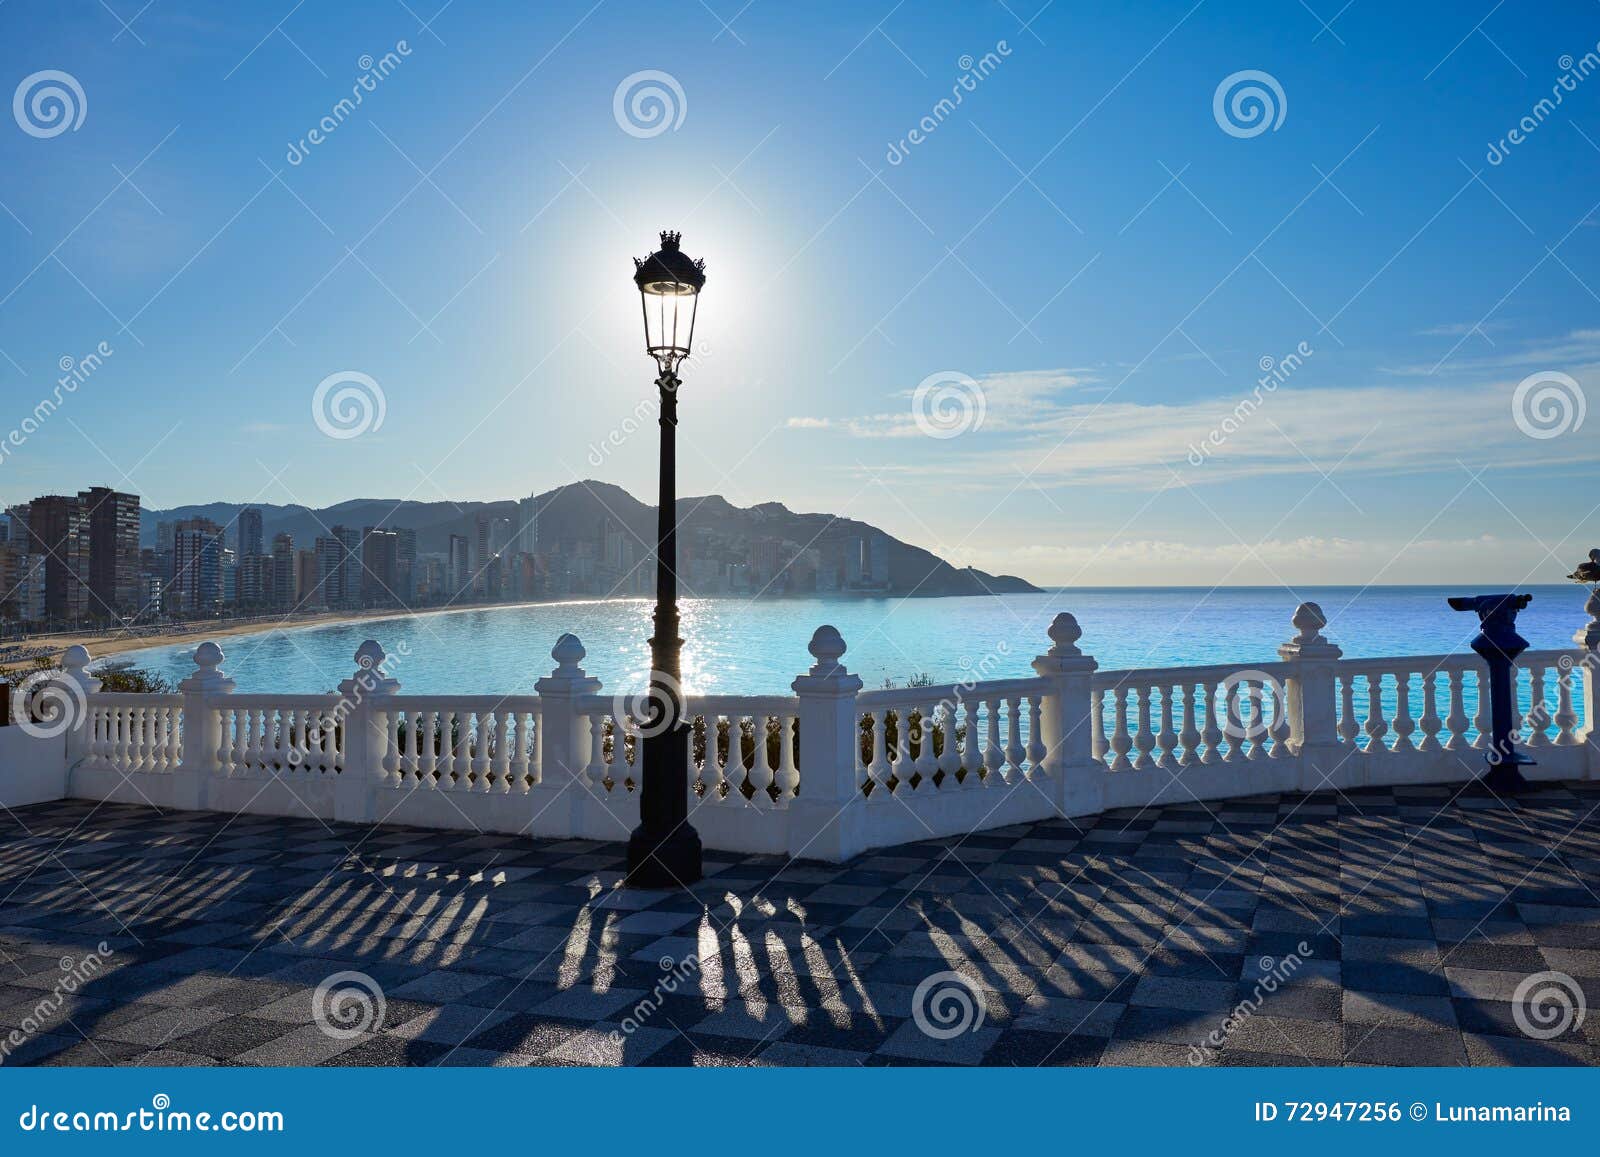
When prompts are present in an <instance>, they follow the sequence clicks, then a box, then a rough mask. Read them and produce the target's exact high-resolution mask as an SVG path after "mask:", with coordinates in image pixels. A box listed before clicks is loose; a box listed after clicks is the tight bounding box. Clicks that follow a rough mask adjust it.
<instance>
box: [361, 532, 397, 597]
mask: <svg viewBox="0 0 1600 1157" xmlns="http://www.w3.org/2000/svg"><path fill="white" fill-rule="evenodd" d="M399 566H400V536H399V535H397V534H396V533H395V532H394V531H392V530H384V529H383V528H381V527H376V526H369V527H367V528H366V529H365V530H363V531H362V532H361V602H362V604H363V605H364V606H369V607H386V606H393V605H394V604H395V603H396V602H397V601H398V596H397V595H396V594H395V590H394V585H395V572H396V571H397V570H398V569H399Z"/></svg>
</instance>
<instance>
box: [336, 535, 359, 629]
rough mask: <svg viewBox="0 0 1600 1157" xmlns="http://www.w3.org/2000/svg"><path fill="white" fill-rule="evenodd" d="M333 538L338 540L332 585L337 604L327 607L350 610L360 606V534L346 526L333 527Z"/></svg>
mask: <svg viewBox="0 0 1600 1157" xmlns="http://www.w3.org/2000/svg"><path fill="white" fill-rule="evenodd" d="M333 537H334V538H336V539H338V540H339V546H340V550H339V567H338V572H337V580H336V582H335V583H334V587H335V589H336V590H337V591H338V594H339V600H338V602H330V603H329V604H328V605H329V606H331V607H335V608H338V609H341V610H351V609H353V608H356V607H359V606H360V605H361V532H360V531H359V530H355V529H352V528H351V527H348V526H335V527H334V528H333Z"/></svg>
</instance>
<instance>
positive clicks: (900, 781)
mask: <svg viewBox="0 0 1600 1157" xmlns="http://www.w3.org/2000/svg"><path fill="white" fill-rule="evenodd" d="M883 715H884V718H885V719H887V718H888V717H889V712H888V711H885V712H884V713H883ZM912 770H913V768H912V764H911V708H909V707H902V708H900V709H898V710H897V711H895V713H894V780H895V788H894V790H895V791H896V792H897V793H904V794H906V795H910V794H911V791H912V786H911V773H912Z"/></svg>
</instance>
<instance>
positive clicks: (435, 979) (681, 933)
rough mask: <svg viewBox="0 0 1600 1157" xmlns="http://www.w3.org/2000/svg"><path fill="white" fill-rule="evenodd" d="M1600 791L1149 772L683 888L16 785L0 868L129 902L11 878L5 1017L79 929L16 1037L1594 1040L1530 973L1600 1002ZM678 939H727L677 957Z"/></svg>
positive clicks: (578, 859)
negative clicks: (353, 975) (1237, 789)
mask: <svg viewBox="0 0 1600 1157" xmlns="http://www.w3.org/2000/svg"><path fill="white" fill-rule="evenodd" d="M1596 803H1600V785H1595V784H1588V783H1567V784H1552V785H1547V786H1545V787H1544V788H1542V789H1541V790H1540V791H1539V792H1537V793H1535V794H1532V795H1530V796H1528V797H1526V798H1519V800H1518V801H1516V803H1515V804H1514V807H1515V808H1516V809H1518V812H1519V815H1517V816H1511V815H1508V813H1507V810H1506V806H1505V805H1504V804H1502V803H1500V802H1499V801H1495V800H1492V799H1489V798H1487V797H1483V796H1479V795H1476V794H1474V793H1472V792H1470V791H1469V792H1459V791H1457V789H1455V788H1447V787H1439V786H1420V787H1404V788H1392V789H1381V788H1363V789H1351V790H1349V791H1347V792H1345V793H1342V794H1340V793H1333V792H1324V793H1319V794H1316V795H1312V796H1297V795H1282V796H1276V795H1274V796H1260V797H1254V798H1251V799H1248V800H1236V801H1229V802H1227V803H1224V804H1220V805H1208V806H1207V807H1200V806H1198V805H1194V804H1192V803H1191V804H1189V805H1183V804H1174V805H1171V806H1168V807H1161V808H1148V809H1144V810H1143V811H1140V810H1139V809H1136V808H1129V809H1124V810H1123V811H1120V812H1118V813H1116V814H1108V815H1105V816H1098V817H1085V818H1083V819H1081V820H1078V821H1073V822H1067V821H1050V822H1043V823H1037V824H1031V825H1026V824H1025V825H1014V826H1012V827H1008V828H1004V829H999V830H995V831H987V832H982V833H977V834H975V835H971V836H967V837H952V838H948V839H941V840H933V841H926V842H922V843H916V844H908V845H905V846H903V847H897V848H892V849H883V850H879V851H874V852H871V853H868V854H867V855H865V856H862V857H860V858H859V859H858V860H856V861H855V862H854V863H851V864H843V865H825V864H812V863H786V862H785V860H784V858H783V857H780V856H734V855H730V854H727V853H714V854H712V855H710V857H709V858H708V861H707V868H706V871H707V877H706V879H705V880H704V881H703V882H702V883H700V884H698V885H696V886H695V888H693V889H690V890H687V891H661V892H640V891H633V890H628V889H623V888H619V887H618V886H617V885H618V884H619V882H620V881H621V879H622V875H623V867H624V858H623V849H622V847H621V846H620V845H616V844H607V843H602V842H599V841H593V840H562V841H541V840H532V839H525V838H519V837H514V836H497V835H489V836H471V835H464V834H463V833H458V832H455V833H453V832H436V831H424V830H421V829H414V828H402V827H379V828H377V829H370V830H369V829H363V828H356V827H346V826H345V825H338V824H334V825H331V827H332V828H333V831H332V832H331V833H330V831H329V830H328V826H325V825H323V824H321V823H318V822H316V821H311V820H304V819H295V818H285V817H271V816H235V817H229V816H219V815H214V814H210V813H167V814H161V813H157V812H154V811H152V810H151V809H149V808H145V807H137V806H130V805H120V804H102V805H94V804H89V803H84V802H81V801H63V802H58V803H53V804H43V805H37V806H35V807H31V808H25V809H21V810H20V811H19V812H18V813H17V816H16V819H15V820H13V819H12V818H11V817H7V816H0V877H3V876H4V874H5V871H6V869H5V865H6V864H7V863H12V862H21V861H22V860H23V859H25V857H26V855H27V849H28V848H30V847H32V846H33V844H32V843H30V842H29V841H30V840H31V839H33V838H34V837H29V836H27V835H26V834H25V833H24V831H23V829H22V826H21V825H22V824H23V823H26V825H27V827H28V828H29V829H31V830H32V831H34V832H35V833H36V834H37V839H39V840H48V841H51V843H52V845H53V846H54V845H58V848H57V856H58V858H59V860H60V862H61V863H63V864H70V865H72V867H73V870H74V871H76V872H80V873H83V874H84V875H85V878H93V879H95V880H97V881H103V882H104V884H103V887H102V886H100V885H97V890H99V891H100V892H101V893H102V898H103V899H104V900H105V901H106V902H107V903H110V904H112V905H113V906H114V907H115V908H116V909H117V911H118V912H121V913H125V914H126V917H125V918H127V919H128V920H130V921H131V923H130V925H129V927H128V928H127V929H124V928H122V927H119V926H118V925H117V923H116V922H115V921H114V920H111V919H110V918H108V917H107V915H106V913H105V912H104V911H103V910H101V909H100V908H99V906H98V904H97V903H96V901H94V900H93V899H92V898H90V897H89V896H87V895H75V894H74V889H73V886H72V879H71V876H70V875H69V874H68V873H67V872H66V871H65V870H62V869H58V868H56V867H54V866H46V867H44V868H41V869H39V871H38V872H37V873H36V874H35V877H34V883H35V884H37V885H38V895H41V896H42V895H50V896H51V897H52V899H51V901H50V903H49V906H48V907H46V906H45V905H44V904H43V903H40V902H36V901H33V900H31V899H30V898H29V897H26V896H15V897H12V898H11V899H9V900H7V901H5V902H3V903H0V952H3V953H4V956H3V957H0V962H5V963H6V967H7V968H8V969H9V970H10V971H11V972H14V973H15V975H14V976H7V977H6V978H5V979H4V981H3V982H0V1028H5V1029H7V1030H9V1029H10V1028H11V1027H15V1026H16V1025H18V1024H21V1023H22V1022H23V1021H24V1020H27V1019H29V1018H34V1019H37V1009H38V1005H39V1002H40V1000H41V998H42V997H44V996H47V995H48V994H49V993H50V992H51V990H52V988H53V986H54V985H55V984H56V982H57V981H58V979H59V976H60V965H59V962H60V960H61V959H62V958H63V957H68V956H74V957H75V956H81V955H82V954H83V953H85V952H87V951H89V950H91V949H92V948H94V947H95V946H96V945H97V944H98V943H99V942H100V941H101V940H106V941H107V943H108V945H109V946H111V947H112V948H113V949H114V951H113V953H112V955H111V956H110V957H109V959H108V961H107V966H106V967H105V969H104V970H103V971H102V972H101V973H100V974H99V975H97V976H96V977H94V978H93V979H92V980H91V981H90V982H88V983H87V984H85V985H84V986H83V988H82V989H81V990H80V991H79V992H77V993H75V994H74V995H73V997H72V999H71V1000H70V1001H69V1002H67V1004H65V1005H63V1006H62V1007H61V1008H60V1009H59V1012H58V1015H56V1016H55V1017H54V1018H53V1019H50V1020H49V1021H48V1023H42V1027H43V1031H41V1032H38V1033H37V1034H36V1035H35V1036H33V1037H32V1038H31V1039H30V1040H29V1041H28V1042H27V1043H26V1044H25V1045H24V1046H23V1047H22V1048H19V1049H16V1050H14V1051H13V1052H12V1054H11V1055H10V1056H9V1057H7V1058H5V1063H6V1064H41V1065H42V1064H51V1065H57V1064H84V1065H105V1064H337V1065H350V1064H358V1065H430V1064H448V1065H452V1066H453V1065H507V1064H515V1065H522V1064H538V1065H560V1064H585V1065H587V1064H604V1065H611V1064H651V1065H706V1066H710V1065H717V1066H731V1065H745V1064H752V1063H755V1064H837V1065H881V1064H897V1065H898V1064H929V1065H943V1064H985V1065H1035V1064H1045V1065H1095V1064H1099V1065H1147V1064H1162V1065H1189V1064H1196V1063H1198V1064H1207V1065H1238V1064H1245V1065H1265V1064H1305V1063H1307V1062H1308V1061H1316V1062H1318V1063H1330V1064H1340V1063H1344V1064H1352V1065H1466V1064H1472V1065H1511V1064H1516V1065H1528V1064H1591V1065H1592V1064H1594V1063H1596V1059H1597V1057H1596V1050H1597V1048H1600V1018H1596V1017H1594V1016H1592V1015H1591V1016H1590V1017H1589V1018H1588V1020H1587V1021H1586V1022H1585V1023H1584V1024H1583V1025H1582V1026H1581V1027H1573V1028H1569V1029H1568V1031H1566V1032H1564V1033H1562V1034H1561V1035H1560V1036H1558V1037H1557V1038H1555V1039H1553V1040H1537V1039H1534V1038H1531V1037H1529V1036H1528V1035H1527V1033H1526V1032H1524V1031H1523V1028H1522V1026H1521V1025H1520V1024H1519V1021H1518V1017H1517V1016H1516V1008H1515V1007H1514V1005H1513V1004H1512V1003H1511V1001H1512V998H1513V997H1514V995H1515V993H1516V991H1517V987H1518V986H1519V985H1520V984H1521V983H1522V982H1523V981H1524V980H1525V978H1526V977H1527V976H1529V975H1531V974H1533V973H1535V972H1540V971H1547V970H1554V971H1559V972H1562V973H1564V974H1566V975H1567V976H1569V977H1571V978H1573V981H1574V983H1575V984H1576V986H1577V987H1578V988H1579V989H1581V990H1582V994H1583V997H1584V999H1585V1000H1586V1001H1587V1003H1588V1004H1589V1006H1590V1007H1591V1009H1592V1008H1593V1007H1595V1006H1597V1005H1600V902H1597V900H1596V897H1595V895H1594V893H1593V892H1592V891H1591V890H1590V889H1592V888H1595V887H1600V885H1597V884H1596V882H1595V875H1596V872H1595V865H1596V864H1597V863H1600V818H1596V817H1595V816H1594V815H1593V809H1594V806H1595V804H1596ZM1508 821H1509V822H1508ZM1574 825H1576V827H1574ZM1558 839H1559V840H1560V841H1561V843H1560V845H1559V846H1560V850H1561V855H1560V857H1555V856H1552V855H1551V854H1550V853H1551V851H1552V850H1553V849H1554V848H1555V847H1556V846H1557V840H1558ZM358 842H359V843H360V847H361V855H360V858H359V863H358V862H356V861H353V860H351V859H350V857H349V853H348V848H349V847H350V846H353V845H355V844H356V843H358ZM8 856H9V859H8V858H7V857H8ZM341 865H345V867H346V868H347V869H348V872H349V875H348V878H346V876H345V875H344V874H342V872H341ZM1380 869H1381V870H1380ZM330 870H332V871H333V872H334V875H333V876H332V877H330V876H329V871H330ZM180 876H181V878H182V880H183V881H184V882H185V883H187V884H189V885H190V886H188V887H181V888H180V887H176V886H174V885H175V882H176V881H178V880H179V879H180ZM380 881H381V883H382V885H383V886H382V887H378V886H376V884H377V883H378V882H380ZM212 885H215V886H214V887H212ZM352 885H354V886H356V887H357V890H352ZM30 891H32V889H30ZM130 933H131V934H130ZM1302 943H1303V944H1304V946H1305V947H1304V949H1302V947H1301V945H1302ZM664 958H671V959H672V960H674V961H680V960H690V959H694V960H698V961H699V966H698V970H697V972H696V973H695V975H693V976H691V977H690V978H689V979H688V980H687V981H685V982H684V983H681V984H679V985H677V986H676V987H674V988H672V989H670V990H664V989H663V988H662V986H661V984H660V982H661V981H662V978H663V972H662V969H661V960H662V959H664ZM1292 958H1298V959H1297V960H1295V961H1294V964H1295V967H1294V972H1293V974H1292V975H1289V976H1287V978H1286V979H1284V980H1282V982H1281V983H1277V984H1276V986H1275V988H1274V989H1273V991H1270V992H1269V991H1267V981H1268V980H1269V979H1271V977H1272V975H1273V974H1274V972H1275V971H1282V970H1283V969H1284V967H1285V966H1286V965H1287V963H1289V962H1290V961H1291V959H1292ZM1267 960H1270V961H1271V964H1270V965H1269V964H1268V963H1266V961H1267ZM347 971H353V972H361V973H364V974H366V975H367V976H369V977H371V978H372V981H373V982H374V983H375V984H377V985H378V986H379V988H380V989H381V990H382V991H383V994H384V997H385V1007H386V1013H387V1015H386V1016H385V1018H384V1020H383V1021H382V1022H381V1023H378V1024H373V1025H370V1026H366V1027H367V1028H369V1029H370V1030H371V1031H369V1032H365V1033H362V1034H359V1035H357V1036H354V1037H350V1038H348V1039H345V1038H342V1037H335V1036H332V1035H330V1034H329V1033H327V1032H325V1031H323V1030H322V1029H321V1028H319V1027H318V1026H317V1024H316V1023H314V1021H313V995H314V992H315V990H316V988H317V986H318V985H320V984H322V982H323V981H325V980H326V979H327V978H328V977H329V976H331V975H333V974H335V973H338V972H347ZM947 971H955V972H957V973H959V974H960V975H961V976H962V977H964V978H965V980H966V981H967V983H968V984H969V985H970V986H972V989H973V991H974V992H976V993H978V994H979V997H980V999H981V1002H982V1006H983V1012H984V1020H983V1023H982V1025H981V1027H979V1028H978V1029H977V1030H976V1031H975V1032H965V1033H958V1034H956V1035H955V1036H953V1037H951V1038H950V1039H949V1040H940V1039H938V1038H936V1037H933V1036H930V1035H929V1034H928V1033H926V1032H924V1031H923V1030H922V1029H921V1028H919V1027H918V1015H917V1014H919V1013H920V1014H921V1015H922V1016H924V1017H925V1015H926V1009H921V1010H919V1008H918V1001H919V999H920V998H919V996H918V990H919V986H921V985H922V984H923V982H924V981H926V980H928V979H929V978H930V977H932V976H934V975H936V974H938V973H940V972H947ZM1240 1006H1244V1008H1245V1015H1243V1016H1235V1015H1234V1013H1235V1010H1236V1009H1237V1008H1239V1007H1240ZM1213 1033H1218V1034H1219V1036H1220V1037H1221V1038H1222V1040H1221V1044H1220V1045H1217V1046H1214V1047H1211V1046H1208V1047H1207V1048H1205V1049H1201V1048H1200V1047H1199V1046H1200V1045H1201V1044H1202V1043H1204V1042H1206V1041H1207V1040H1208V1039H1209V1038H1210V1036H1211V1034H1213ZM85 1034H87V1036H88V1038H89V1039H85Z"/></svg>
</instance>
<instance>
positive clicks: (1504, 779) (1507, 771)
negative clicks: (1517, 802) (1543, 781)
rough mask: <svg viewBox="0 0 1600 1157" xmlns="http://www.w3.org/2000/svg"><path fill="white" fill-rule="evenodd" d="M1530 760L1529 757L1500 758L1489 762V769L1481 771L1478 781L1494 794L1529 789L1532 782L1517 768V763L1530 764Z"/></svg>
mask: <svg viewBox="0 0 1600 1157" xmlns="http://www.w3.org/2000/svg"><path fill="white" fill-rule="evenodd" d="M1532 762H1533V761H1532V760H1531V759H1527V758H1513V759H1505V760H1500V761H1499V762H1497V763H1493V764H1491V765H1490V767H1489V770H1488V771H1486V772H1484V773H1483V775H1482V777H1481V778H1480V779H1479V780H1478V782H1479V783H1481V784H1483V786H1484V787H1486V788H1488V789H1489V790H1490V791H1492V792H1494V793H1495V794H1496V795H1514V794H1517V793H1520V792H1525V791H1531V790H1532V788H1533V784H1532V783H1530V782H1529V781H1528V778H1527V777H1526V776H1524V775H1523V774H1522V772H1520V771H1518V770H1517V768H1518V766H1519V765H1522V764H1531V763H1532Z"/></svg>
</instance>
